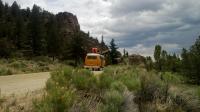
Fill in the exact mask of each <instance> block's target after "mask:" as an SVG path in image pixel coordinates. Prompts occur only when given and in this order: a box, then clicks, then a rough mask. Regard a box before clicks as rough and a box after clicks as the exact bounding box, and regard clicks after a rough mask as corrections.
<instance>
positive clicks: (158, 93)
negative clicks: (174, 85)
mask: <svg viewBox="0 0 200 112" xmlns="http://www.w3.org/2000/svg"><path fill="white" fill-rule="evenodd" d="M141 80H142V81H141V89H140V90H139V91H138V96H139V98H140V100H141V102H153V101H155V100H165V101H166V99H167V97H168V85H167V84H165V83H163V82H162V81H161V80H160V79H159V78H158V77H157V76H156V75H154V74H146V75H144V76H142V77H141Z"/></svg>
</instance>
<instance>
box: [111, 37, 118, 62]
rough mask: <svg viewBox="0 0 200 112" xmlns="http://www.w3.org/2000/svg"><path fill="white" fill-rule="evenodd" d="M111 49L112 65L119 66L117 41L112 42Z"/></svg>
mask: <svg viewBox="0 0 200 112" xmlns="http://www.w3.org/2000/svg"><path fill="white" fill-rule="evenodd" d="M109 47H110V58H111V63H112V64H117V60H116V58H118V51H117V49H118V47H117V45H116V44H115V40H114V39H112V40H111V42H110V46H109Z"/></svg>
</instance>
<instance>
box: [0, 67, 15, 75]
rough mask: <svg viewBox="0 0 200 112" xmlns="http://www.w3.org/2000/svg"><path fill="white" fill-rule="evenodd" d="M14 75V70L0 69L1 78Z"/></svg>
mask: <svg viewBox="0 0 200 112" xmlns="http://www.w3.org/2000/svg"><path fill="white" fill-rule="evenodd" d="M12 74H13V72H12V70H10V69H7V68H4V67H1V68H0V76H3V75H12Z"/></svg>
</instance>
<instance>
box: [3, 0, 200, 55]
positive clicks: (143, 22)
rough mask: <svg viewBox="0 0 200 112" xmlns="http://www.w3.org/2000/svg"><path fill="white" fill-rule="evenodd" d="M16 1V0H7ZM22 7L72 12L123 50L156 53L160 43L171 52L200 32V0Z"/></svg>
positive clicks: (71, 0) (79, 0) (49, 0)
mask: <svg viewBox="0 0 200 112" xmlns="http://www.w3.org/2000/svg"><path fill="white" fill-rule="evenodd" d="M3 1H4V2H7V3H9V4H12V3H13V1H14V0H3ZM16 1H17V3H18V4H19V5H20V6H21V8H26V7H32V6H33V4H37V5H39V6H40V7H42V8H43V9H45V10H48V11H50V12H53V13H55V14H56V13H58V12H64V11H67V12H71V13H73V14H75V15H76V16H77V17H78V20H79V24H80V26H81V30H83V31H85V32H88V31H89V32H90V34H91V36H93V37H95V38H96V37H97V38H98V39H99V40H100V39H101V36H102V35H104V40H105V42H106V43H107V44H109V42H110V40H111V39H112V38H113V39H115V42H116V44H117V45H118V47H119V50H120V51H122V50H123V49H124V48H125V49H126V50H127V51H128V52H129V54H141V55H143V56H152V55H153V51H154V47H155V45H157V44H160V45H161V46H162V48H163V49H165V50H167V51H168V52H170V53H174V52H175V53H180V52H181V50H182V48H183V47H184V48H189V47H190V46H191V45H192V44H193V43H194V42H195V40H196V39H197V38H198V36H199V35H200V0H16Z"/></svg>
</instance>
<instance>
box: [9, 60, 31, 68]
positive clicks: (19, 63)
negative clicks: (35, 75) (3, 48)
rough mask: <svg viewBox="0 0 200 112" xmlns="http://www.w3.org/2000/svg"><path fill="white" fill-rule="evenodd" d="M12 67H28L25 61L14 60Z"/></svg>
mask: <svg viewBox="0 0 200 112" xmlns="http://www.w3.org/2000/svg"><path fill="white" fill-rule="evenodd" d="M10 67H13V68H16V69H23V68H26V67H27V65H26V64H25V63H24V62H23V61H14V62H12V63H11V64H10Z"/></svg>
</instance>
